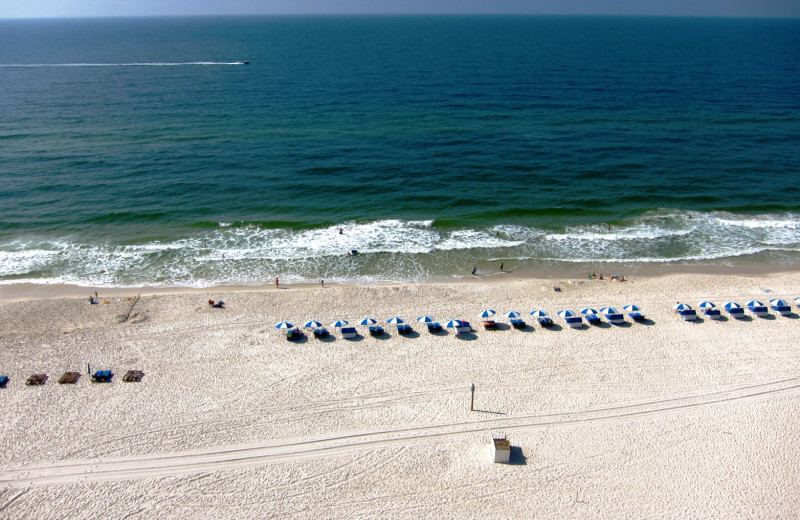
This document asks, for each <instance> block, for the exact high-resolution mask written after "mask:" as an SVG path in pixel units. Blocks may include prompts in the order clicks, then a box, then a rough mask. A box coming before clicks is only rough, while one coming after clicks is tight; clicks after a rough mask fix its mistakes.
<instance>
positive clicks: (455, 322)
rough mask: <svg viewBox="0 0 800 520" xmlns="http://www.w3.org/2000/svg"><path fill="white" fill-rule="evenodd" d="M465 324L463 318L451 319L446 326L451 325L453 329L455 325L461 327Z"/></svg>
mask: <svg viewBox="0 0 800 520" xmlns="http://www.w3.org/2000/svg"><path fill="white" fill-rule="evenodd" d="M463 324H464V322H462V321H461V320H450V321H448V322H447V325H445V327H450V328H451V329H453V328H455V327H460V326H461V325H463Z"/></svg>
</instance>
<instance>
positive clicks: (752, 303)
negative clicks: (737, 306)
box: [746, 300, 764, 308]
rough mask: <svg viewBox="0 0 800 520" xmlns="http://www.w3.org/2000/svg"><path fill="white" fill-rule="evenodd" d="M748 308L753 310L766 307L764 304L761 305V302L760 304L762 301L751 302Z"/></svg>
mask: <svg viewBox="0 0 800 520" xmlns="http://www.w3.org/2000/svg"><path fill="white" fill-rule="evenodd" d="M746 306H747V307H749V308H753V307H763V306H764V304H763V303H761V302H760V301H758V300H750V301H749V302H747V304H746Z"/></svg>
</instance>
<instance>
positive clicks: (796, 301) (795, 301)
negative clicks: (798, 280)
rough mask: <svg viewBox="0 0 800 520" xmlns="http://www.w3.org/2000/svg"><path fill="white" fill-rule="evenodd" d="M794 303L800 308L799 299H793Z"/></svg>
mask: <svg viewBox="0 0 800 520" xmlns="http://www.w3.org/2000/svg"><path fill="white" fill-rule="evenodd" d="M794 303H795V304H796V305H797V306H798V307H800V298H795V299H794Z"/></svg>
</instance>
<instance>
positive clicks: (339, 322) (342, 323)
mask: <svg viewBox="0 0 800 520" xmlns="http://www.w3.org/2000/svg"><path fill="white" fill-rule="evenodd" d="M348 323H350V322H349V321H345V320H336V321H334V322H333V323H331V326H333V327H337V328H338V327H344V326H345V325H347V324H348Z"/></svg>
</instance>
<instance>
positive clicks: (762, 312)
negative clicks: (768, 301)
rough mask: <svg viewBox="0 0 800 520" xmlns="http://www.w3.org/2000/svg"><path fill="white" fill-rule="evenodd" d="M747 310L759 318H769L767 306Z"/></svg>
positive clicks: (755, 306) (756, 306)
mask: <svg viewBox="0 0 800 520" xmlns="http://www.w3.org/2000/svg"><path fill="white" fill-rule="evenodd" d="M747 310H749V311H750V313H751V314H752V315H753V316H756V317H757V318H764V317H766V316H769V309H767V306H766V305H754V306H752V307H747Z"/></svg>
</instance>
